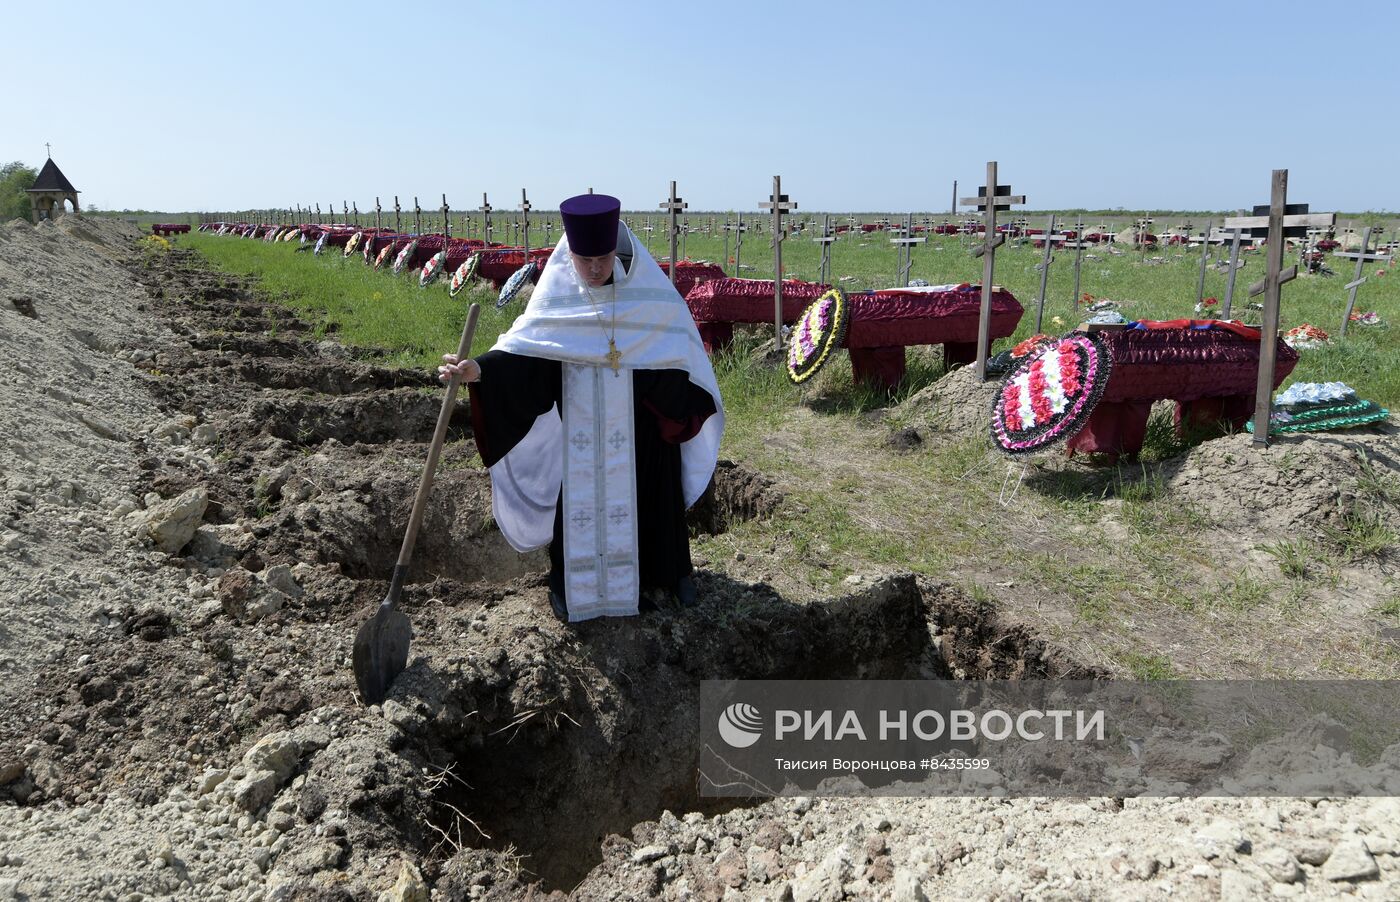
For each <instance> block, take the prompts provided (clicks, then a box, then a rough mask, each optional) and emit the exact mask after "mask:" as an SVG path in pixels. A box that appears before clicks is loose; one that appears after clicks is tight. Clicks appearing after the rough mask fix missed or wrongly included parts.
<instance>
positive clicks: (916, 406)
mask: <svg viewBox="0 0 1400 902" xmlns="http://www.w3.org/2000/svg"><path fill="white" fill-rule="evenodd" d="M1000 385H1001V382H1000V380H997V379H989V380H987V381H985V382H983V381H982V380H980V379H978V378H977V371H976V370H974V369H973V368H972V367H970V366H961V367H957V368H956V369H953V370H950V371H949V372H948V373H947V374H946V375H945V376H943V378H942V379H939V380H938V381H937V382H935V383H933V384H932V385H930V386H927V387H926V388H923V389H921V390H919V391H918V392H915V393H914V394H913V395H910V396H909V397H908V398H907V399H906V400H905V401H904V402H903V403H902V404H900V405H899V408H898V409H897V411H896V419H898V420H899V421H900V422H902V423H904V424H906V425H907V426H909V427H911V428H915V429H919V430H921V431H923V430H927V431H929V432H932V433H935V434H937V433H942V434H946V435H952V436H957V437H968V438H971V437H974V436H975V437H978V438H989V436H990V432H989V431H988V430H989V429H990V427H991V423H992V401H993V400H994V399H995V398H996V394H997V388H998V386H1000Z"/></svg>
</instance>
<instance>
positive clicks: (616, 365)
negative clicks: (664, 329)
mask: <svg viewBox="0 0 1400 902" xmlns="http://www.w3.org/2000/svg"><path fill="white" fill-rule="evenodd" d="M583 290H584V292H585V293H586V294H587V295H588V303H590V304H592V305H593V315H594V316H596V317H597V318H598V328H599V329H602V330H603V334H604V335H606V336H607V337H608V353H607V354H606V355H604V356H605V357H606V358H607V361H608V366H610V367H612V371H613V375H614V376H621V375H622V372H621V370H622V352H621V351H619V350H618V349H617V283H616V282H614V283H613V285H612V331H611V332H609V331H608V329H607V327H606V326H604V325H603V312H602V311H601V310H599V309H598V299H597V298H595V297H594V296H593V289H591V288H590V287H589V286H588V283H587V282H584V283H583Z"/></svg>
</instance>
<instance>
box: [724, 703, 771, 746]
mask: <svg viewBox="0 0 1400 902" xmlns="http://www.w3.org/2000/svg"><path fill="white" fill-rule="evenodd" d="M719 735H720V738H722V739H723V740H724V741H725V742H727V743H729V744H730V745H731V746H733V747H734V748H736V749H746V748H748V747H749V746H751V745H753V744H754V743H755V742H758V740H759V737H761V736H762V735H763V717H762V715H760V714H759V713H758V709H757V708H755V707H754V706H753V705H746V704H744V703H743V702H735V703H734V704H732V705H730V706H729V707H728V708H725V709H724V711H722V712H721V713H720V715H719Z"/></svg>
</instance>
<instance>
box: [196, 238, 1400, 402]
mask: <svg viewBox="0 0 1400 902" xmlns="http://www.w3.org/2000/svg"><path fill="white" fill-rule="evenodd" d="M656 221H659V220H656ZM1173 221H1174V220H1173ZM556 234H557V233H556ZM655 234H656V237H655V238H653V239H652V241H651V242H650V246H651V250H652V252H653V254H654V255H655V256H658V257H660V256H665V253H666V249H664V248H663V247H662V246H661V245H662V238H661V235H660V233H659V232H658V233H655ZM641 237H645V235H644V234H643V236H641ZM542 238H543V236H542V235H540V236H538V237H536V238H535V239H534V242H533V243H539V242H540V241H541V240H542ZM176 240H177V242H178V243H181V244H185V245H188V246H191V247H194V248H196V249H198V250H199V251H201V252H202V253H204V254H205V255H206V256H208V257H209V258H210V259H211V260H212V261H214V262H215V263H216V264H217V265H219V266H220V267H222V268H225V269H228V270H231V271H235V272H246V273H251V274H255V275H257V276H258V277H259V278H261V280H262V283H263V287H264V288H265V289H267V290H269V291H271V292H272V293H273V294H274V295H282V296H284V297H285V299H286V300H287V302H288V303H289V304H291V305H292V306H294V307H296V308H298V309H299V310H301V311H302V312H303V313H304V314H305V315H306V316H307V318H308V320H309V321H311V322H313V323H318V324H321V325H323V326H326V325H330V324H334V326H333V327H334V328H335V329H336V330H338V333H339V337H340V338H341V339H342V340H343V341H346V342H348V343H351V344H357V345H366V346H373V347H380V348H386V349H389V350H390V351H391V352H392V353H393V355H394V357H395V359H396V360H397V361H398V362H401V363H403V364H405V365H421V366H431V365H435V363H436V361H437V358H438V356H439V355H440V354H441V353H443V352H444V350H447V349H451V348H452V347H454V346H455V344H456V338H457V336H458V335H459V334H460V330H461V320H462V317H463V315H464V312H465V309H466V305H467V304H468V303H470V301H472V300H475V301H478V302H479V303H481V304H482V306H483V307H484V308H486V309H485V311H484V316H483V317H482V321H481V327H480V331H479V337H478V346H479V347H482V348H485V347H489V345H490V343H491V342H492V341H494V339H495V336H496V335H497V334H499V333H500V332H501V331H504V330H505V329H506V328H508V326H509V324H510V318H511V316H513V314H514V312H517V311H518V310H519V309H520V308H519V305H518V304H517V305H515V306H514V307H512V308H507V310H506V311H504V312H497V311H496V310H495V308H494V304H493V303H492V301H494V295H493V294H492V293H491V292H490V290H489V287H487V286H481V287H478V288H477V289H475V290H472V291H468V292H464V293H463V294H461V295H459V296H458V297H457V298H456V299H450V298H449V297H448V295H447V286H446V282H445V280H440V281H439V282H438V283H437V284H434V285H431V286H429V287H428V288H426V289H420V288H419V287H418V284H417V276H416V273H415V274H412V275H410V274H408V273H405V274H403V275H400V276H397V277H395V276H393V275H391V274H389V273H388V272H387V271H376V270H373V269H372V268H370V267H367V266H365V265H364V263H363V262H362V261H361V259H360V258H359V257H358V256H352V257H351V258H349V259H342V258H341V257H340V256H339V254H328V255H323V256H321V257H311V256H310V255H307V254H293V252H292V246H291V245H288V244H267V243H264V242H259V241H249V240H246V239H240V238H233V237H218V236H213V235H208V234H204V233H198V232H196V233H191V234H190V235H187V236H182V237H180V238H178V239H176ZM685 244H686V247H685V250H686V255H687V256H688V257H689V258H690V259H705V260H712V261H715V262H718V263H721V264H722V265H724V266H725V268H726V270H727V271H728V272H730V273H733V272H734V269H735V267H734V265H733V264H730V263H729V262H728V260H726V255H725V251H726V243H725V241H724V240H723V238H722V237H718V236H714V237H707V236H705V235H703V234H690V235H688V236H687V239H686V242H685ZM734 251H735V249H734V246H733V244H732V241H731V242H730V244H729V245H728V259H729V260H732V259H733V258H734V256H735V253H734ZM1224 253H1225V251H1223V250H1221V249H1217V248H1212V249H1211V259H1212V260H1217V259H1220V258H1221V257H1222V255H1223V254H1224ZM896 256H897V255H896V250H895V248H894V247H893V246H892V245H891V244H890V243H889V237H888V236H887V235H884V234H882V233H878V232H877V233H872V234H869V235H864V236H859V237H857V236H846V237H842V238H841V239H840V240H838V241H837V242H836V243H835V244H834V245H833V247H832V254H831V271H832V273H833V277H834V278H837V279H840V278H842V277H845V278H846V280H847V281H843V282H841V283H840V284H842V285H843V286H844V287H846V288H847V289H848V290H862V289H866V288H883V287H889V286H891V285H894V284H895V272H896V264H897V260H896ZM1085 256H1086V258H1087V257H1097V258H1098V259H1085V261H1084V262H1083V265H1082V268H1081V273H1080V279H1081V282H1080V293H1081V295H1083V294H1088V295H1091V296H1092V297H1093V298H1094V299H1096V300H1101V299H1111V300H1114V301H1117V302H1119V303H1120V304H1121V305H1122V312H1123V313H1124V315H1125V316H1127V317H1128V318H1129V319H1178V318H1182V317H1190V316H1193V315H1194V314H1193V312H1192V309H1193V307H1194V305H1195V300H1196V283H1197V278H1198V272H1199V261H1200V251H1199V249H1176V248H1165V247H1164V248H1162V249H1161V250H1159V251H1156V252H1150V253H1149V254H1148V255H1146V259H1144V255H1142V254H1140V253H1139V252H1137V251H1133V250H1128V251H1126V252H1125V253H1123V254H1122V255H1121V256H1112V255H1110V254H1109V253H1108V251H1107V249H1106V246H1105V247H1103V248H1098V249H1095V250H1091V251H1086V252H1085ZM1154 256H1155V257H1158V258H1161V259H1162V260H1163V261H1164V262H1160V263H1152V262H1150V261H1151V260H1152V258H1153V257H1154ZM1041 257H1042V252H1041V251H1039V250H1036V249H1034V248H1032V247H1031V245H1030V243H1029V242H1026V243H1025V244H1024V245H1022V246H1019V247H1018V246H1015V242H1008V243H1007V245H1005V246H1003V248H1002V249H1001V250H1000V251H999V252H998V254H997V267H996V281H997V282H998V283H999V284H1001V285H1004V286H1006V287H1007V288H1008V289H1010V291H1011V292H1012V293H1013V294H1015V295H1016V297H1017V298H1018V299H1019V300H1020V301H1021V302H1022V304H1023V305H1025V306H1026V307H1027V311H1026V315H1025V316H1024V317H1023V318H1022V320H1021V324H1020V327H1019V328H1018V329H1017V332H1016V334H1015V336H1013V337H1012V339H1010V340H1008V341H1003V342H1000V343H998V345H997V347H998V348H1000V347H1004V346H1006V345H1008V344H1009V343H1010V342H1014V341H1019V340H1020V339H1021V338H1024V337H1026V336H1028V335H1030V334H1031V332H1032V329H1033V326H1034V321H1035V315H1034V300H1035V298H1036V296H1037V294H1038V292H1039V284H1040V274H1039V272H1038V271H1037V270H1036V265H1037V264H1038V263H1039V262H1040V260H1041ZM820 258H821V252H820V248H819V246H818V245H817V244H816V242H814V241H812V240H811V238H810V237H807V236H795V237H793V238H791V239H789V240H788V241H786V242H785V243H784V251H783V268H784V271H785V274H786V275H787V276H788V277H789V278H803V279H814V278H816V276H817V273H818V271H819V265H820ZM1242 259H1244V260H1246V261H1247V263H1246V265H1245V266H1244V267H1243V268H1242V269H1241V270H1240V273H1239V276H1238V278H1237V283H1236V290H1235V308H1234V312H1233V315H1234V316H1235V317H1236V318H1249V317H1252V316H1257V314H1255V313H1254V312H1253V311H1250V310H1248V309H1247V308H1246V306H1245V305H1246V304H1248V303H1249V300H1250V299H1249V298H1247V297H1246V296H1245V294H1246V290H1247V287H1248V285H1249V283H1251V282H1253V281H1255V280H1257V279H1259V278H1261V277H1262V268H1263V253H1262V251H1251V252H1248V253H1245V254H1243V255H1242ZM738 260H739V265H740V266H742V267H743V268H742V269H741V271H740V273H739V274H740V275H742V276H744V277H751V278H772V275H773V256H772V251H771V249H770V247H769V242H768V240H767V239H766V237H765V236H762V235H760V234H757V233H750V234H749V235H748V236H747V237H746V239H745V241H744V243H743V246H742V248H741V249H740V253H739V258H738ZM1073 261H1074V255H1073V253H1072V252H1069V251H1059V252H1057V253H1056V255H1055V262H1054V264H1053V265H1052V267H1051V275H1050V282H1049V288H1048V291H1047V302H1046V307H1045V325H1044V330H1045V331H1048V332H1055V333H1060V332H1064V331H1067V330H1069V329H1071V328H1073V327H1074V326H1075V325H1076V324H1077V323H1078V322H1079V321H1080V319H1081V318H1082V317H1083V316H1084V313H1083V310H1082V307H1081V308H1080V309H1076V305H1075V304H1074V302H1073V292H1074V273H1073V269H1074V267H1073ZM1327 262H1328V265H1329V266H1330V267H1331V268H1332V269H1333V270H1335V271H1336V272H1337V274H1336V275H1335V276H1330V277H1326V276H1315V275H1309V276H1302V277H1300V278H1298V279H1297V280H1295V281H1293V282H1292V283H1290V284H1288V285H1286V286H1285V287H1284V294H1283V309H1282V323H1283V327H1284V328H1285V329H1287V328H1291V327H1293V326H1297V325H1300V324H1302V323H1305V322H1306V323H1312V324H1313V325H1316V326H1320V327H1321V328H1323V329H1325V330H1326V331H1327V332H1329V333H1331V334H1332V335H1333V336H1334V341H1333V342H1332V344H1331V345H1330V346H1328V347H1326V348H1323V349H1320V350H1314V351H1304V352H1302V360H1301V361H1300V363H1299V365H1298V367H1297V369H1295V370H1294V373H1293V376H1292V378H1291V379H1290V382H1291V381H1298V380H1304V381H1343V382H1346V383H1348V384H1350V385H1351V386H1352V387H1354V388H1356V389H1357V390H1358V391H1359V392H1360V393H1361V394H1362V395H1363V396H1364V397H1367V398H1370V399H1372V400H1375V401H1376V402H1377V403H1380V404H1382V405H1383V406H1387V407H1392V408H1394V407H1396V406H1397V405H1398V404H1400V331H1397V330H1400V273H1394V272H1389V271H1387V272H1385V274H1384V275H1381V274H1380V273H1381V271H1383V270H1388V269H1389V268H1390V267H1388V266H1386V265H1378V264H1373V263H1368V264H1367V265H1366V267H1365V270H1364V272H1365V274H1366V275H1368V276H1369V277H1370V278H1369V279H1368V281H1367V282H1366V284H1365V285H1363V286H1362V287H1361V289H1360V293H1359V295H1358V301H1357V310H1358V311H1370V310H1374V311H1376V312H1378V313H1379V314H1380V316H1381V318H1382V319H1383V320H1385V321H1386V322H1388V323H1389V322H1395V323H1396V325H1395V326H1393V327H1392V326H1383V327H1368V326H1360V325H1356V324H1353V325H1352V326H1351V328H1350V330H1349V333H1348V336H1347V338H1346V340H1345V341H1340V340H1336V339H1335V336H1336V334H1337V331H1338V329H1339V327H1340V324H1341V318H1342V315H1343V311H1344V310H1345V308H1346V291H1345V289H1344V288H1343V287H1342V286H1343V285H1345V284H1346V283H1347V282H1349V281H1350V280H1351V275H1352V272H1353V268H1354V263H1352V261H1350V260H1346V259H1342V258H1335V257H1329V258H1328V261H1327ZM750 267H751V268H750ZM910 277H911V278H915V279H924V280H926V281H928V282H930V283H933V284H939V283H957V282H964V281H970V282H978V281H980V279H981V263H980V261H978V260H976V259H974V258H973V257H972V256H971V255H970V254H969V253H968V248H967V246H965V245H964V242H963V241H962V240H960V239H959V238H958V237H956V236H934V237H931V238H930V239H929V241H928V243H926V244H924V245H922V246H917V247H916V248H915V250H914V252H913V269H912V270H911V271H910ZM1225 283H1226V276H1225V274H1224V273H1222V272H1219V271H1216V270H1214V269H1209V268H1208V269H1207V272H1206V282H1205V294H1206V295H1207V296H1213V297H1217V298H1220V299H1221V300H1222V301H1223V298H1224V296H1225ZM911 356H912V355H911ZM911 364H913V365H911V368H910V374H909V379H908V384H907V385H906V386H905V391H914V390H917V389H918V388H920V387H922V385H923V384H926V382H927V381H928V380H929V379H932V378H936V376H937V374H938V370H937V368H936V367H920V366H919V365H918V360H917V359H914V360H911ZM721 369H722V370H727V369H729V367H726V366H724V365H721ZM846 369H847V370H849V366H848V365H846ZM742 379H743V382H744V391H743V393H744V394H748V393H749V391H751V390H752V381H753V374H752V373H747V372H746V373H744V374H743V377H742ZM838 379H839V376H838ZM763 381H765V382H768V381H770V380H763ZM771 381H772V383H773V384H772V385H771V386H770V388H771V391H772V392H775V393H776V394H775V395H773V396H772V397H771V398H770V399H769V400H771V401H772V402H773V403H776V404H780V405H782V404H787V403H789V402H790V401H791V390H789V389H788V388H787V387H786V386H785V385H784V384H782V382H781V380H771ZM851 392H853V393H855V394H859V393H860V389H858V388H857V387H854V386H852V387H851ZM857 406H864V405H863V404H860V403H857Z"/></svg>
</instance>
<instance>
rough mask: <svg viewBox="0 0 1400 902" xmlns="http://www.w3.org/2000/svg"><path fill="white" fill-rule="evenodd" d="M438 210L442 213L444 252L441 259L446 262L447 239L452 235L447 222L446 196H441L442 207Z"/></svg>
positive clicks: (449, 224)
mask: <svg viewBox="0 0 1400 902" xmlns="http://www.w3.org/2000/svg"><path fill="white" fill-rule="evenodd" d="M438 210H439V211H440V212H441V213H442V249H443V251H444V256H443V259H444V260H446V259H447V257H446V253H445V252H446V251H447V238H448V236H449V235H451V234H452V225H451V223H449V222H448V221H447V211H448V206H447V195H446V194H443V196H442V206H441V207H438Z"/></svg>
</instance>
